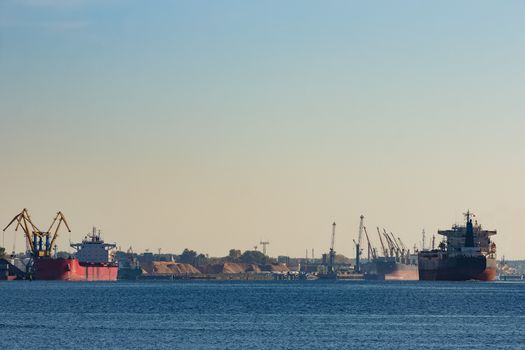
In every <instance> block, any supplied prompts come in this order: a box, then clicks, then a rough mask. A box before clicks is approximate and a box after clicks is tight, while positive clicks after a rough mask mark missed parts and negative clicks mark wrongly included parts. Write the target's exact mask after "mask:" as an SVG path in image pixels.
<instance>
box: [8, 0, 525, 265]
mask: <svg viewBox="0 0 525 350" xmlns="http://www.w3.org/2000/svg"><path fill="white" fill-rule="evenodd" d="M524 10H525V3H524V2H521V1H505V2H496V1H461V2H457V1H440V2H420V1H400V2H395V3H394V2H387V1H379V2H373V3H366V2H351V1H332V2H315V1H290V2H286V3H284V2H278V1H267V2H244V1H220V2H215V1H202V2H194V1H173V2H155V3H154V4H153V3H149V2H141V1H118V0H109V1H87V0H70V1H66V0H0V159H1V160H2V164H1V168H0V225H1V226H2V228H3V226H5V225H6V224H7V223H8V222H9V221H10V220H11V219H12V218H13V216H14V215H15V214H17V213H18V212H20V211H21V210H22V208H28V209H29V211H30V213H31V215H32V217H33V219H34V221H35V223H36V225H37V226H39V227H46V226H48V225H49V224H50V223H51V220H52V218H53V216H54V215H55V213H56V211H58V210H61V211H62V212H63V213H64V214H65V216H66V218H67V219H68V222H69V224H70V226H71V229H72V231H73V232H72V234H71V239H72V240H73V241H78V240H80V239H82V238H83V237H84V236H85V235H86V234H87V233H88V232H89V231H90V230H91V227H92V226H97V227H99V228H100V229H101V230H102V232H103V233H104V238H105V239H106V240H107V241H111V242H116V243H117V245H118V246H121V247H122V249H127V248H128V247H129V246H133V249H134V250H135V251H136V252H142V251H144V250H145V249H149V250H150V251H156V250H157V249H158V248H162V250H163V251H164V252H173V253H180V252H181V251H182V250H183V249H184V248H190V249H194V250H197V251H198V252H203V253H208V254H210V255H212V256H225V255H227V254H228V250H229V249H231V248H236V249H241V250H247V249H252V248H253V246H255V245H257V246H259V241H260V240H268V241H270V245H269V247H268V253H269V255H271V256H277V255H290V256H297V257H302V256H304V255H305V249H309V250H310V249H311V248H314V249H315V252H316V256H318V257H319V256H320V254H321V253H322V252H325V251H327V250H328V247H329V243H330V233H331V224H332V222H334V221H335V222H336V223H337V232H336V239H335V250H336V251H337V252H338V253H341V254H344V255H346V256H349V257H353V256H354V254H355V253H354V247H353V243H352V240H353V239H355V238H356V237H357V233H358V228H359V216H360V215H361V214H363V215H365V224H366V226H367V227H368V228H369V232H370V233H374V234H373V235H374V241H376V240H375V236H376V234H375V227H376V226H379V227H381V228H383V227H384V228H386V229H387V230H388V231H392V232H393V233H394V234H396V235H399V236H400V237H401V238H402V239H403V241H404V243H405V244H406V245H407V246H409V247H412V246H413V245H414V244H417V245H418V246H419V245H420V242H421V231H422V230H423V229H425V231H426V234H427V242H429V241H430V239H431V237H432V234H434V233H436V231H437V229H444V228H448V227H450V226H451V225H452V224H454V223H462V222H463V217H462V213H463V212H465V211H466V210H468V209H470V210H471V211H473V212H474V213H475V214H476V215H477V217H476V219H477V220H478V221H479V222H480V224H482V225H483V226H484V227H485V228H488V229H497V230H498V235H497V236H496V237H495V239H494V240H495V242H496V244H497V246H498V258H501V257H502V256H503V255H505V257H506V258H508V259H525V254H524V253H523V252H522V250H521V249H523V248H522V247H523V246H524V245H525V237H524V236H523V235H522V234H521V230H522V228H521V226H522V223H521V221H520V220H521V215H523V213H525V210H524V209H525V203H524V202H523V200H522V199H523V198H524V194H525V193H524V192H525V191H524V186H523V185H522V182H523V178H524V177H525V176H524V175H525V163H524V162H523V159H524V156H525V139H524V138H523V135H522V133H523V130H524V127H525V118H524V115H525V114H524V112H525V108H524V102H523V97H522V95H523V91H525V79H524V75H525V74H524V70H523V62H524V58H525V42H524V39H523V33H524V32H525V22H524V21H523V19H522V17H523V16H522V14H523V13H524V12H523V11H524ZM13 237H14V234H13V230H12V229H10V230H9V231H8V232H6V234H5V240H6V244H5V245H6V249H7V250H8V251H10V250H11V249H12V246H13ZM16 237H17V238H16V248H17V251H21V250H24V247H25V243H24V238H23V236H22V234H21V233H18V234H17V235H16ZM68 241H69V234H68V233H67V232H66V231H65V230H64V231H61V236H60V237H59V239H58V245H59V249H60V250H66V248H67V246H68Z"/></svg>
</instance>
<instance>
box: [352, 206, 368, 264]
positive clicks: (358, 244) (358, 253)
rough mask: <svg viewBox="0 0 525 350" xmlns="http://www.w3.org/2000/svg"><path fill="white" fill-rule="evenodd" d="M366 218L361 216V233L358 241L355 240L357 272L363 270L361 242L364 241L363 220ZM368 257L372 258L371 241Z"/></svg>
mask: <svg viewBox="0 0 525 350" xmlns="http://www.w3.org/2000/svg"><path fill="white" fill-rule="evenodd" d="M364 218H365V217H364V216H363V215H361V216H360V219H361V220H360V221H359V235H358V236H357V242H356V241H354V244H355V272H357V273H360V272H361V253H362V249H361V242H362V241H363V228H364V225H363V220H364ZM368 259H370V242H369V243H368Z"/></svg>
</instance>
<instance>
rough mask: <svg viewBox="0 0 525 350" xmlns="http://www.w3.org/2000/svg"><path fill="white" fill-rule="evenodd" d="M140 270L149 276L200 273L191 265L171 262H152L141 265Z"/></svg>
mask: <svg viewBox="0 0 525 350" xmlns="http://www.w3.org/2000/svg"><path fill="white" fill-rule="evenodd" d="M141 267H142V270H143V271H144V272H145V273H147V274H150V275H188V274H200V273H201V272H200V271H199V270H198V269H197V268H195V267H194V266H193V265H191V264H182V263H176V262H172V261H153V262H151V263H148V264H143V265H142V266H141Z"/></svg>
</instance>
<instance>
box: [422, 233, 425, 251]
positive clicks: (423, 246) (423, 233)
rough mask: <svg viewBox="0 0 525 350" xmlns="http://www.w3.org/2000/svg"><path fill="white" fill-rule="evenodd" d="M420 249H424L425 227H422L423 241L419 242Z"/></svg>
mask: <svg viewBox="0 0 525 350" xmlns="http://www.w3.org/2000/svg"><path fill="white" fill-rule="evenodd" d="M421 250H425V229H423V241H422V242H421Z"/></svg>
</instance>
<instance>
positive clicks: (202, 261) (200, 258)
mask: <svg viewBox="0 0 525 350" xmlns="http://www.w3.org/2000/svg"><path fill="white" fill-rule="evenodd" d="M207 263H208V257H207V256H206V255H204V254H202V253H201V254H199V255H197V257H196V258H195V260H194V262H193V265H195V266H204V265H206V264H207Z"/></svg>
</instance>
